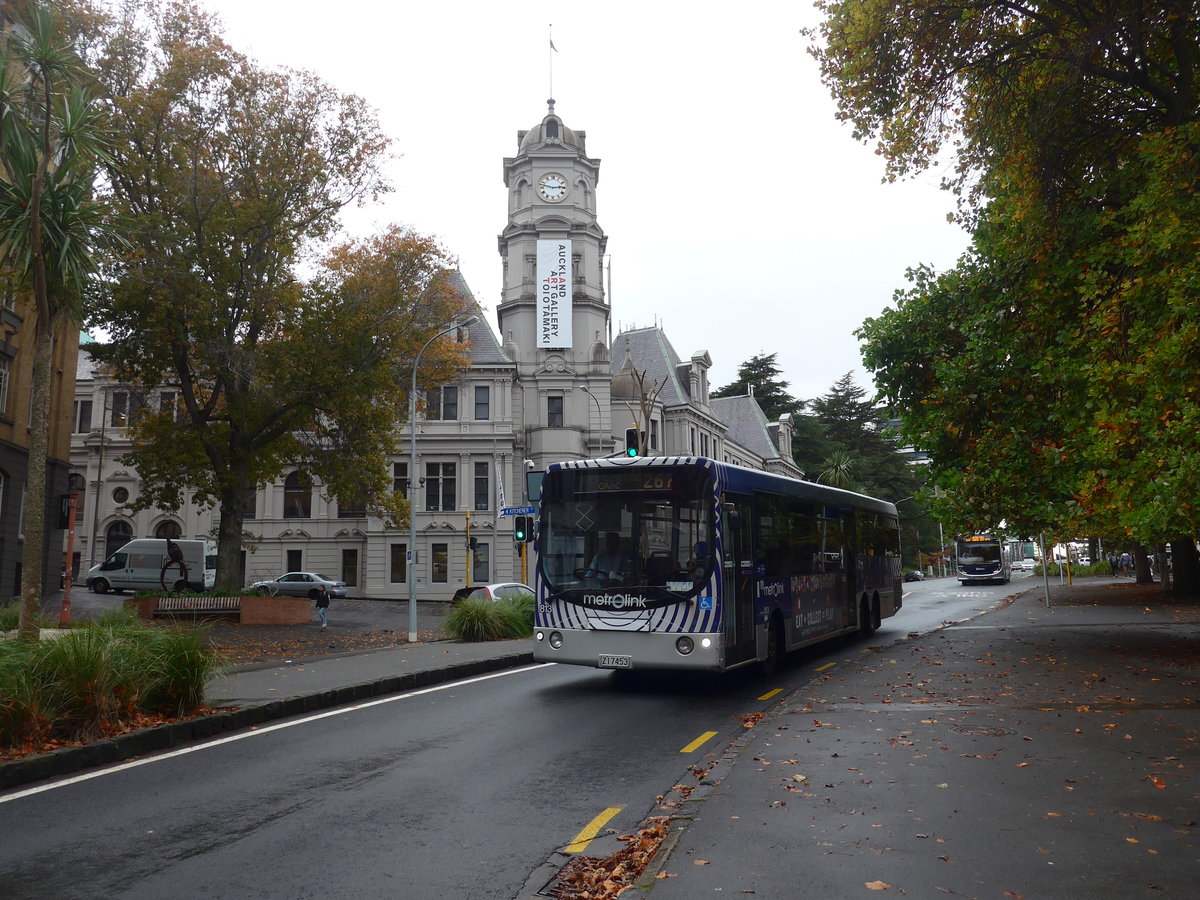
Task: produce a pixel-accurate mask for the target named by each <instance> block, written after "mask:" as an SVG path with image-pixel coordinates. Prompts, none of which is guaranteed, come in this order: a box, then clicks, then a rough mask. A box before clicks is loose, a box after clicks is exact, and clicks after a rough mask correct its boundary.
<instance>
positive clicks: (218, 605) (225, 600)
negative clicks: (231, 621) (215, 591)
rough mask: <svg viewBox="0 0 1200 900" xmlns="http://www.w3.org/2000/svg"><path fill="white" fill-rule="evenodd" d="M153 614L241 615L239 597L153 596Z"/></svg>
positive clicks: (240, 600) (240, 599)
mask: <svg viewBox="0 0 1200 900" xmlns="http://www.w3.org/2000/svg"><path fill="white" fill-rule="evenodd" d="M154 600H155V603H154V609H153V610H152V611H151V615H153V616H208V615H232V614H236V615H239V616H240V615H241V612H242V598H241V597H155V598H154Z"/></svg>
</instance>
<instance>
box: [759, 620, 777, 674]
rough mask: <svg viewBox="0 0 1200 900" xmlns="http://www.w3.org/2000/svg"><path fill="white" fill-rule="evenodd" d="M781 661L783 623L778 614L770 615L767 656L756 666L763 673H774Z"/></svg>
mask: <svg viewBox="0 0 1200 900" xmlns="http://www.w3.org/2000/svg"><path fill="white" fill-rule="evenodd" d="M782 662H783V623H782V622H781V621H780V619H779V616H772V617H771V627H770V628H768V629H767V658H766V659H764V660H762V661H761V662H760V663H759V664H758V668H759V671H760V672H761V673H762V674H763V675H774V674H775V673H776V672H778V671H779V666H780V664H781V663H782Z"/></svg>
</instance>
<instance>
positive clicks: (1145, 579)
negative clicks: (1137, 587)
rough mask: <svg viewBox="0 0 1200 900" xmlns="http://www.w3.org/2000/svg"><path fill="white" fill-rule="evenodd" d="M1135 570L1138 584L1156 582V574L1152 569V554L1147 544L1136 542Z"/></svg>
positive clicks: (1135, 580)
mask: <svg viewBox="0 0 1200 900" xmlns="http://www.w3.org/2000/svg"><path fill="white" fill-rule="evenodd" d="M1133 571H1134V573H1135V578H1134V582H1135V583H1136V584H1154V574H1153V573H1152V572H1151V571H1150V554H1149V551H1148V550H1147V549H1146V545H1145V544H1135V545H1134V547H1133Z"/></svg>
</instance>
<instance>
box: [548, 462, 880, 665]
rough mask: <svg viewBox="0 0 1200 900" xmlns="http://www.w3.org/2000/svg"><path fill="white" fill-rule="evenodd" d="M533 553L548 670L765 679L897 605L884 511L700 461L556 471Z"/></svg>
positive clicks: (862, 500)
mask: <svg viewBox="0 0 1200 900" xmlns="http://www.w3.org/2000/svg"><path fill="white" fill-rule="evenodd" d="M535 546H536V550H537V565H536V568H535V577H534V587H535V590H536V592H537V598H536V605H535V613H534V626H535V627H534V657H535V659H538V660H543V661H546V662H559V663H571V664H574V665H581V666H592V667H595V668H600V669H616V670H622V669H634V670H637V669H659V670H688V669H691V670H708V671H718V672H720V671H727V670H730V669H736V668H739V667H742V666H747V665H751V664H755V663H758V664H761V665H762V666H763V668H764V669H765V670H768V671H769V670H771V669H773V668H774V667H775V665H776V664H777V663H778V662H779V661H780V659H781V658H782V657H783V655H784V654H786V653H787V652H788V651H791V650H795V649H798V648H800V647H804V646H807V645H809V644H815V643H817V642H819V641H824V640H828V639H830V638H834V637H838V636H841V635H850V634H854V633H858V634H861V635H863V636H869V635H870V634H872V633H873V632H874V631H875V629H877V628H878V627H879V626H880V623H881V621H882V620H883V619H885V618H888V617H890V616H893V615H895V613H896V612H897V611H898V610H899V609H900V606H901V603H902V598H901V581H900V528H899V518H898V517H897V514H896V507H895V506H893V505H892V504H891V503H888V502H885V501H883V500H875V499H873V498H871V497H866V496H863V495H861V494H855V493H851V492H850V491H844V490H839V489H837V488H832V487H827V486H825V485H820V484H814V483H812V482H809V481H800V480H797V479H794V478H787V477H784V476H780V475H774V474H771V473H768V472H762V471H757V470H753V469H747V468H743V467H741V466H735V465H729V464H726V463H720V462H717V461H715V460H712V459H707V458H703V457H638V458H633V459H630V458H611V459H590V460H579V461H571V462H561V463H554V464H552V465H550V466H549V467H548V469H547V471H546V474H545V477H544V479H543V481H542V493H541V510H540V516H539V529H538V536H537V541H536V545H535Z"/></svg>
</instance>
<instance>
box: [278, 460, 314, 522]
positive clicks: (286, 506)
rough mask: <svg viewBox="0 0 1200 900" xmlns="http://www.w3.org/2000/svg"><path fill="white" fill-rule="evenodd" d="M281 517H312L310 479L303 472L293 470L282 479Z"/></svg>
mask: <svg viewBox="0 0 1200 900" xmlns="http://www.w3.org/2000/svg"><path fill="white" fill-rule="evenodd" d="M283 517H284V518H285V519H308V518H311V517H312V479H311V478H309V477H308V475H307V474H306V473H304V472H301V471H295V472H293V473H292V474H290V475H289V476H288V477H287V478H285V479H284V480H283Z"/></svg>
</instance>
